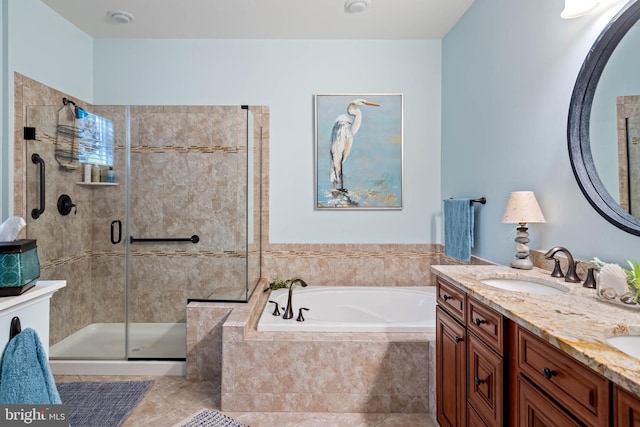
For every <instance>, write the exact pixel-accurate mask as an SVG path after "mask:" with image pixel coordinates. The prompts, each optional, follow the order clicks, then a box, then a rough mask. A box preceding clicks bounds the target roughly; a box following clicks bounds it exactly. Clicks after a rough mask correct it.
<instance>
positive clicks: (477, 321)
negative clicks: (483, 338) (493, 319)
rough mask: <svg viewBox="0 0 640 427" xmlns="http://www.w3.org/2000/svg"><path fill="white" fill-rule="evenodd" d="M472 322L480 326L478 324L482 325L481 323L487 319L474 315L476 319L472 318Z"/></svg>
mask: <svg viewBox="0 0 640 427" xmlns="http://www.w3.org/2000/svg"><path fill="white" fill-rule="evenodd" d="M474 323H475V324H476V325H478V326H480V325H482V324H483V323H487V321H486V320H484V319H481V318H479V317H476V320H474Z"/></svg>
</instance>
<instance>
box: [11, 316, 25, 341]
mask: <svg viewBox="0 0 640 427" xmlns="http://www.w3.org/2000/svg"><path fill="white" fill-rule="evenodd" d="M20 332H22V326H21V325H20V318H19V317H18V316H14V317H13V319H11V326H10V328H9V339H12V338H13V337H15V336H16V335H18V334H19V333H20Z"/></svg>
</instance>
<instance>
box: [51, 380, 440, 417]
mask: <svg viewBox="0 0 640 427" xmlns="http://www.w3.org/2000/svg"><path fill="white" fill-rule="evenodd" d="M149 379H152V380H155V382H154V384H153V386H152V387H151V389H150V390H149V391H148V392H147V394H146V395H145V397H144V399H143V400H142V401H141V402H140V403H139V404H138V406H137V407H136V408H135V410H134V411H133V413H132V414H131V415H130V416H129V418H127V420H126V421H125V423H124V424H123V427H147V426H153V427H164V426H166V427H171V426H173V425H175V424H177V423H179V422H180V421H183V420H184V419H186V418H188V417H189V416H190V415H192V414H193V413H195V412H197V411H199V410H200V409H203V408H208V409H214V410H218V408H219V407H220V393H219V392H217V393H216V392H215V391H214V384H213V383H211V382H206V381H202V382H193V381H187V380H186V379H184V378H182V377H149V376H109V377H105V376H78V375H56V376H55V380H56V382H68V381H141V380H149ZM226 415H228V416H230V417H232V418H234V419H236V420H237V421H239V422H241V423H244V424H247V425H249V426H251V427H272V426H278V427H333V426H336V427H337V426H349V427H374V426H375V427H435V424H434V423H433V422H432V421H431V416H430V415H426V414H335V413H304V412H289V413H286V412H268V413H265V412H246V413H233V412H231V413H226Z"/></svg>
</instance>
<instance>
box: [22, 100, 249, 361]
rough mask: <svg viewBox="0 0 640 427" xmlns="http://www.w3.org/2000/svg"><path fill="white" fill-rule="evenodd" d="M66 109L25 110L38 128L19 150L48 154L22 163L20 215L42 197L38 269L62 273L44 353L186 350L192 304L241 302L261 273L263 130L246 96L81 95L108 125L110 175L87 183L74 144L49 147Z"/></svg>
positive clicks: (103, 355) (140, 355)
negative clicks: (188, 99) (218, 100)
mask: <svg viewBox="0 0 640 427" xmlns="http://www.w3.org/2000/svg"><path fill="white" fill-rule="evenodd" d="M55 103H57V100H52V101H51V104H55ZM61 107H62V104H60V105H42V106H28V107H27V109H26V110H27V117H26V118H25V119H26V121H25V125H26V126H30V127H34V128H36V132H37V133H36V139H34V140H29V141H25V146H26V147H27V149H26V151H25V157H26V158H27V159H30V158H31V156H32V155H33V154H38V155H39V156H40V158H41V159H42V160H43V162H44V163H43V164H44V167H42V168H41V166H40V164H39V163H32V162H31V161H30V160H28V161H25V162H24V163H25V169H26V189H27V191H26V212H27V213H30V212H32V210H34V209H38V210H40V209H43V208H44V211H43V212H42V213H41V214H40V215H39V216H38V218H33V217H31V216H30V215H27V217H26V220H27V223H28V227H27V237H28V238H31V239H36V240H37V244H38V252H39V257H40V263H41V279H42V280H47V279H65V280H66V281H67V286H66V287H65V288H64V289H62V290H61V291H59V292H57V293H56V294H55V295H54V296H53V299H52V301H51V331H50V345H51V347H50V357H51V358H52V359H99V360H104V359H114V360H126V359H154V360H157V359H165V360H182V359H184V358H185V352H186V350H185V349H186V327H185V326H186V325H185V320H186V305H187V303H188V301H189V300H207V301H210V300H217V301H239V302H246V301H247V299H248V296H249V291H250V289H252V288H253V287H254V286H255V284H256V283H257V280H258V279H259V277H260V275H261V274H260V236H261V230H260V221H261V215H260V212H261V211H260V206H261V203H262V202H261V198H260V195H261V192H262V190H261V173H262V172H261V168H260V165H261V156H260V152H261V149H262V147H261V144H260V141H261V127H260V126H259V124H255V123H254V119H253V115H252V112H251V111H250V110H249V109H248V108H245V107H240V106H235V107H232V106H224V107H213V106H130V107H127V106H85V109H86V110H87V111H89V112H90V113H91V114H95V115H99V116H100V117H103V118H104V119H106V120H108V121H109V122H110V123H112V124H113V127H112V129H113V142H114V150H113V159H112V161H111V163H110V164H111V168H112V169H113V172H114V173H115V182H113V183H111V182H104V181H105V179H102V180H101V181H100V182H84V169H85V165H84V163H82V161H81V159H79V158H78V159H77V160H76V159H75V158H74V155H73V153H74V151H73V150H75V153H77V152H78V150H77V147H78V146H77V144H78V141H73V142H70V145H71V146H72V149H71V150H68V151H66V152H65V153H71V154H72V155H71V156H69V155H65V156H59V155H57V154H59V153H57V152H56V149H57V148H59V147H60V144H57V143H58V141H57V134H58V129H57V118H58V113H59V111H60V108H61ZM70 123H73V120H72V118H71V119H70ZM72 126H75V124H73V125H72ZM108 168H109V166H108V165H103V166H101V172H102V175H103V178H104V176H105V175H106V173H107V171H108ZM41 170H42V172H44V175H43V174H42V173H41ZM43 176H44V179H42V177H43ZM41 189H42V190H44V192H41V191H40V190H41ZM62 195H67V196H69V197H70V199H71V200H72V202H73V204H75V206H74V208H73V209H72V210H71V211H70V212H68V213H67V214H62V213H60V212H59V211H58V207H57V200H58V198H59V197H60V196H62ZM41 196H42V197H41ZM41 198H42V199H43V200H44V204H41V203H40V201H41Z"/></svg>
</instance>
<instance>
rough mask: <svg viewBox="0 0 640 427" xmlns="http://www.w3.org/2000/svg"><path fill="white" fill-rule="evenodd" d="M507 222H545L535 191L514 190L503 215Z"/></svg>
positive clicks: (503, 219) (504, 221)
mask: <svg viewBox="0 0 640 427" xmlns="http://www.w3.org/2000/svg"><path fill="white" fill-rule="evenodd" d="M502 222H503V223H505V224H526V223H536V222H545V220H544V215H542V211H541V210H540V206H539V205H538V201H537V200H536V196H535V195H534V194H533V191H514V192H513V193H511V195H510V196H509V201H508V202H507V207H506V209H505V210H504V215H503V216H502Z"/></svg>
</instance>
